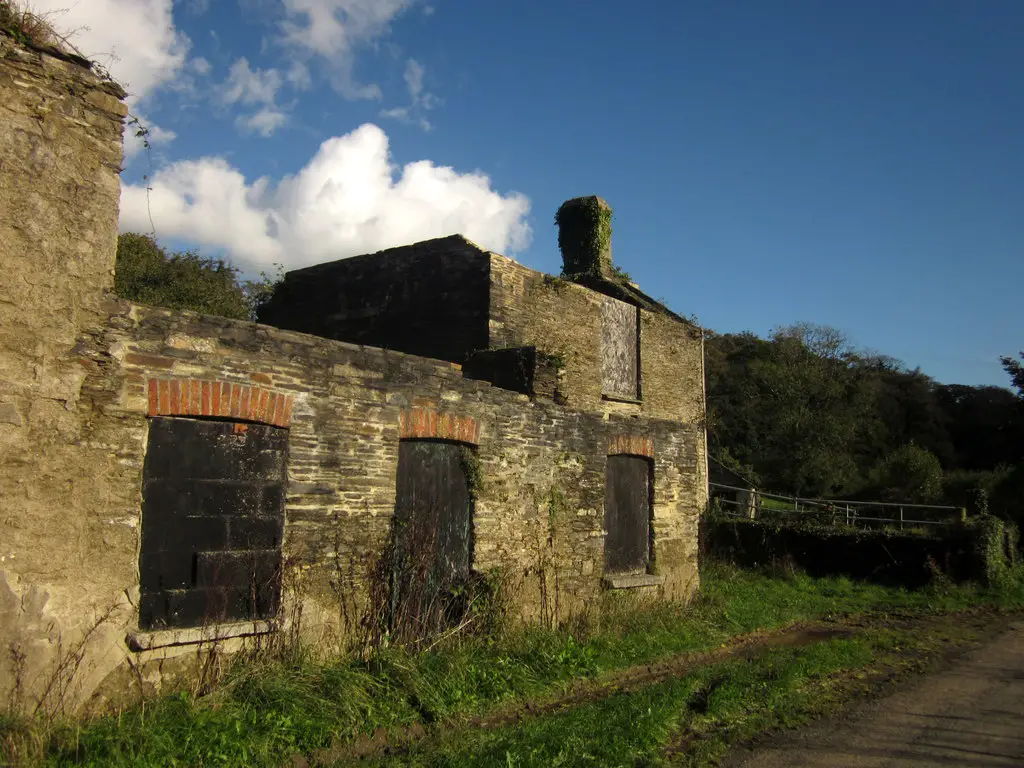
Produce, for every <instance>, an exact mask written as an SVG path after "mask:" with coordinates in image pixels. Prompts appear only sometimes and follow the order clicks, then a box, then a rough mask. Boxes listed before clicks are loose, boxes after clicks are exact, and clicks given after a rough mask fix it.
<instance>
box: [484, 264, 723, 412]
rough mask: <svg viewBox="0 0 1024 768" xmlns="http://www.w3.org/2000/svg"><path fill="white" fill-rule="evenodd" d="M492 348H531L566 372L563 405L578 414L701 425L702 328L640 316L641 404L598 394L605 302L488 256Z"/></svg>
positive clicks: (650, 314) (573, 286) (643, 311)
mask: <svg viewBox="0 0 1024 768" xmlns="http://www.w3.org/2000/svg"><path fill="white" fill-rule="evenodd" d="M490 257H491V271H490V274H491V289H490V291H491V316H490V346H491V347H495V348H503V347H521V346H527V345H529V346H535V347H536V348H537V349H538V350H539V351H541V352H543V353H547V354H548V355H552V356H555V357H557V358H558V359H559V360H560V361H561V364H562V365H563V366H564V374H563V376H562V378H563V382H562V388H563V390H564V394H565V397H566V398H567V404H568V405H569V406H571V407H574V408H579V409H583V410H594V411H598V412H606V413H613V412H614V413H619V414H622V415H642V416H647V417H650V418H658V419H673V420H677V421H680V422H683V423H686V424H703V420H704V351H703V343H702V335H701V331H700V329H699V328H695V327H693V326H691V325H689V324H688V323H684V322H680V321H678V320H676V319H675V318H673V317H672V316H670V315H667V314H664V313H661V312H656V311H652V310H649V309H643V308H641V309H640V379H641V390H642V397H641V399H640V402H639V403H623V402H614V401H610V400H607V399H605V398H603V397H602V394H601V302H602V300H603V299H604V296H603V295H602V294H601V293H598V292H596V291H594V290H592V289H590V288H587V287H584V286H582V285H577V284H576V283H574V282H572V281H569V280H566V279H564V278H560V277H552V276H551V275H545V274H543V273H541V272H537V271H535V270H532V269H529V268H528V267H524V266H523V265H522V264H519V263H518V262H516V261H513V260H512V259H509V258H507V257H505V256H501V255H498V254H491V255H490Z"/></svg>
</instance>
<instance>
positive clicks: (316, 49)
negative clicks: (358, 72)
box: [281, 0, 413, 100]
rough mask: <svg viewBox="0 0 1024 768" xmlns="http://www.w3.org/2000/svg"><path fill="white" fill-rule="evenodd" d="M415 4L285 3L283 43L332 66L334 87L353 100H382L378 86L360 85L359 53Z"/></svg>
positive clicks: (391, 0) (399, 0) (387, 0)
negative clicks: (357, 59)
mask: <svg viewBox="0 0 1024 768" xmlns="http://www.w3.org/2000/svg"><path fill="white" fill-rule="evenodd" d="M412 2H413V0H283V6H284V11H285V19H284V21H282V22H281V30H282V33H283V36H284V37H283V41H284V43H285V44H286V45H289V46H291V47H293V48H295V49H297V50H299V51H302V52H304V53H307V54H310V55H314V56H319V57H322V58H324V59H326V60H327V62H328V63H329V65H330V76H331V84H332V85H333V87H334V88H335V90H337V91H338V92H339V93H341V94H342V95H343V96H345V97H346V98H350V99H377V100H379V99H380V98H381V91H380V87H379V86H377V85H375V84H372V83H370V84H366V85H359V84H358V83H357V82H356V79H355V76H354V72H353V66H354V61H355V51H356V50H357V49H358V48H360V47H362V46H364V45H368V44H371V43H373V42H375V41H376V40H377V39H379V38H380V37H381V36H383V35H384V34H386V33H387V31H388V30H389V29H390V25H391V22H392V21H393V20H394V19H395V17H397V16H398V15H399V14H400V13H401V12H402V11H403V10H405V9H406V8H408V7H409V6H410V5H411V4H412Z"/></svg>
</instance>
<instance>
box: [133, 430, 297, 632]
mask: <svg viewBox="0 0 1024 768" xmlns="http://www.w3.org/2000/svg"><path fill="white" fill-rule="evenodd" d="M287 447H288V430H285V429H279V428H276V427H270V426H264V425H261V424H235V423H230V422H220V421H199V420H195V419H185V418H155V419H152V420H151V422H150V427H149V448H148V450H147V452H146V462H145V467H144V469H143V487H142V551H141V554H140V558H139V570H140V582H141V583H140V587H141V590H142V600H141V606H140V612H139V614H140V615H139V624H140V627H141V628H142V629H160V628H164V627H196V626H202V625H204V624H206V623H214V622H223V621H233V620H245V619H257V618H266V617H268V616H272V615H273V614H274V613H275V612H276V611H277V603H278V599H279V594H280V563H281V535H282V528H283V520H284V489H285V476H286V466H285V464H286V454H287Z"/></svg>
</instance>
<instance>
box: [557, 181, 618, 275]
mask: <svg viewBox="0 0 1024 768" xmlns="http://www.w3.org/2000/svg"><path fill="white" fill-rule="evenodd" d="M555 224H556V225H557V226H558V247H559V248H560V249H561V251H562V274H563V275H566V276H575V275H591V276H594V277H603V278H605V279H608V280H611V279H614V275H613V272H612V209H611V206H610V205H608V203H607V202H605V201H604V200H603V199H601V198H600V197H597V196H596V195H591V196H589V197H574V198H573V199H572V200H566V201H565V202H564V203H562V205H561V207H559V209H558V213H556V214H555Z"/></svg>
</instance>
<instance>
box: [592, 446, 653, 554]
mask: <svg viewBox="0 0 1024 768" xmlns="http://www.w3.org/2000/svg"><path fill="white" fill-rule="evenodd" d="M652 474H653V472H652V462H651V461H650V459H646V458H644V457H642V456H626V455H617V456H609V457H608V466H607V470H606V477H605V496H604V499H605V500H604V527H605V530H606V531H607V535H606V536H605V540H604V566H605V571H606V572H607V573H643V572H645V571H646V570H647V564H648V562H650V553H651V501H652V499H651V492H652V486H653V483H652V478H651V475H652Z"/></svg>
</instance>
